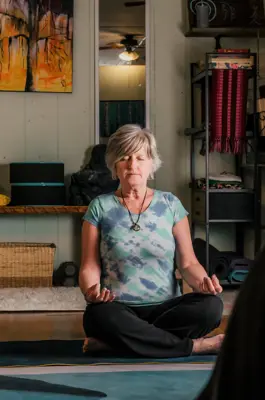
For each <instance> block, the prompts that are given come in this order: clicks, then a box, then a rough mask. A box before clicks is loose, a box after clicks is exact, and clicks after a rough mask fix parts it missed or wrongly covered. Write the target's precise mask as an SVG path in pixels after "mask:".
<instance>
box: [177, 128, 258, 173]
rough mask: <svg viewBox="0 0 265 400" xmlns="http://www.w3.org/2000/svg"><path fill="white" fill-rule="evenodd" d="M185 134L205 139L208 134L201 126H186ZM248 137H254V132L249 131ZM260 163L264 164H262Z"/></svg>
mask: <svg viewBox="0 0 265 400" xmlns="http://www.w3.org/2000/svg"><path fill="white" fill-rule="evenodd" d="M184 135H185V136H187V137H192V138H193V139H204V138H205V136H206V131H205V130H203V129H200V128H186V129H185V131H184ZM246 138H247V139H252V138H253V132H252V131H247V132H246ZM231 155H233V153H231ZM260 165H262V164H260ZM264 166H265V164H264Z"/></svg>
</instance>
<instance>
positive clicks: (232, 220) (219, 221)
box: [192, 218, 254, 225]
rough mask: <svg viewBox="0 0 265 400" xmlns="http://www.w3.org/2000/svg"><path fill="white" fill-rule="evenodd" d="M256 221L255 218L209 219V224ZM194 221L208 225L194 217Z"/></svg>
mask: <svg viewBox="0 0 265 400" xmlns="http://www.w3.org/2000/svg"><path fill="white" fill-rule="evenodd" d="M253 222H254V220H253V219H209V224H243V223H244V224H246V223H250V224H252V223H253ZM192 223H193V224H194V225H206V221H205V220H204V221H198V220H196V219H194V218H192Z"/></svg>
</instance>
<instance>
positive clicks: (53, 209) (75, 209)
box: [0, 206, 87, 214]
mask: <svg viewBox="0 0 265 400" xmlns="http://www.w3.org/2000/svg"><path fill="white" fill-rule="evenodd" d="M86 210H87V206H34V207H33V206H14V207H12V206H5V207H2V206H0V214H84V213H85V212H86Z"/></svg>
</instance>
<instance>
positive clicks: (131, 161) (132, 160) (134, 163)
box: [129, 158, 137, 168]
mask: <svg viewBox="0 0 265 400" xmlns="http://www.w3.org/2000/svg"><path fill="white" fill-rule="evenodd" d="M136 165H137V160H136V159H135V158H130V159H129V167H130V168H134V167H135V166H136Z"/></svg>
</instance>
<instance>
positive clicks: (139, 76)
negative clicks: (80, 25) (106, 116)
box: [99, 65, 146, 101]
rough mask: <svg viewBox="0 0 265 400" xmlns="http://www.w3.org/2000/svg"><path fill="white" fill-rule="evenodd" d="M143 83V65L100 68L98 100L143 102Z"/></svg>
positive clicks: (144, 91) (144, 79) (144, 90)
mask: <svg viewBox="0 0 265 400" xmlns="http://www.w3.org/2000/svg"><path fill="white" fill-rule="evenodd" d="M145 81H146V78H145V66H144V65H107V66H100V67H99V97H100V100H101V101H103V100H105V101H108V100H145V97H146V95H145V93H146V85H145Z"/></svg>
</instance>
